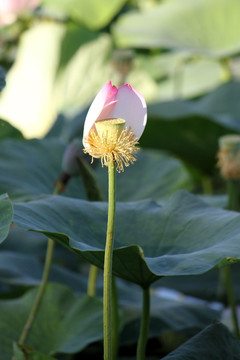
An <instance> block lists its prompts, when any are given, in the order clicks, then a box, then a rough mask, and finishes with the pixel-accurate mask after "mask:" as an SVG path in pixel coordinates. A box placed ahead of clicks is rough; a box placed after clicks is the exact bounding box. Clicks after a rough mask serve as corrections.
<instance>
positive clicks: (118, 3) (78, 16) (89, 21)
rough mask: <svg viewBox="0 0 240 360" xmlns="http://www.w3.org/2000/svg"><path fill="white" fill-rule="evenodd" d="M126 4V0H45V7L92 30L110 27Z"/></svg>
mask: <svg viewBox="0 0 240 360" xmlns="http://www.w3.org/2000/svg"><path fill="white" fill-rule="evenodd" d="M125 2H126V0H112V1H110V2H109V1H108V0H101V2H99V1H98V0H88V1H78V0H62V1H61V2H59V1H58V0H43V5H45V6H47V7H48V8H50V9H52V10H53V9H55V10H57V11H58V12H59V11H61V12H62V13H63V14H65V15H66V16H70V17H72V18H73V19H75V20H77V21H79V22H80V23H82V24H84V25H86V26H87V27H89V28H90V29H100V28H102V27H103V26H106V25H108V23H109V22H110V21H111V20H112V18H113V17H114V16H115V15H116V14H117V13H118V11H119V10H120V9H121V8H122V6H123V5H124V3H125Z"/></svg>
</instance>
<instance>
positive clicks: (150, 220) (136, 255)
mask: <svg viewBox="0 0 240 360" xmlns="http://www.w3.org/2000/svg"><path fill="white" fill-rule="evenodd" d="M14 221H15V223H16V224H17V225H19V226H21V227H23V228H25V229H33V230H35V231H40V232H43V233H44V234H46V235H47V236H50V237H51V238H53V239H55V240H57V241H58V242H60V243H62V244H63V245H64V246H66V247H69V249H71V250H72V251H74V252H76V253H77V254H79V256H80V257H83V258H85V259H86V260H87V261H89V262H91V263H93V264H95V265H97V266H99V267H103V259H104V247H105V233H106V223H107V204H106V203H90V202H87V201H84V200H76V199H68V198H63V197H61V196H53V197H48V198H46V199H40V200H37V201H32V202H29V203H25V204H15V218H14ZM239 224H240V215H239V214H238V213H235V212H230V211H226V210H221V209H217V208H213V207H211V206H208V205H207V204H206V203H204V202H202V201H201V200H199V199H197V198H195V197H194V196H193V195H190V194H188V193H185V192H181V191H180V192H177V193H175V194H174V196H173V197H172V198H171V199H170V200H169V201H167V202H165V203H164V205H163V206H160V205H158V204H156V203H155V202H152V201H142V202H132V203H118V205H117V214H116V231H115V250H114V257H113V273H114V274H115V275H117V276H120V277H122V278H125V279H127V280H129V281H132V282H134V283H137V284H140V285H141V286H143V287H146V286H148V285H149V284H151V283H152V282H153V281H155V280H157V279H158V278H159V277H161V276H173V275H194V274H201V273H204V272H206V271H208V270H210V269H211V268H213V267H214V266H216V265H224V264H226V263H228V262H229V263H231V262H234V261H238V260H239V259H240V247H239V239H240V234H239V233H240V225H239Z"/></svg>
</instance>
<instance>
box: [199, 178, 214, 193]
mask: <svg viewBox="0 0 240 360" xmlns="http://www.w3.org/2000/svg"><path fill="white" fill-rule="evenodd" d="M202 189H203V193H204V194H205V195H212V194H213V188H212V180H211V178H210V176H202Z"/></svg>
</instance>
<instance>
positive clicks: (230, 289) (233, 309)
mask: <svg viewBox="0 0 240 360" xmlns="http://www.w3.org/2000/svg"><path fill="white" fill-rule="evenodd" d="M221 273H222V276H223V279H224V283H225V286H226V290H227V296H228V303H229V306H230V308H231V312H232V321H233V326H234V332H235V336H236V338H237V339H240V332H239V325H238V317H237V310H236V300H235V296H234V290H233V285H232V280H231V273H230V266H225V267H223V268H221Z"/></svg>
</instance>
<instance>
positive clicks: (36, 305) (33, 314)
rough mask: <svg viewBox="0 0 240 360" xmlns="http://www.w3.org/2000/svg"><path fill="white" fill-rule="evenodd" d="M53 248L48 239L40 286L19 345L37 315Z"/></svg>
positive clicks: (24, 338) (51, 241)
mask: <svg viewBox="0 0 240 360" xmlns="http://www.w3.org/2000/svg"><path fill="white" fill-rule="evenodd" d="M53 248H54V241H53V240H52V239H48V246H47V252H46V259H45V265H44V270H43V275H42V281H41V284H40V286H39V289H38V293H37V297H36V299H35V302H34V304H33V307H32V309H31V311H30V314H29V316H28V319H27V322H26V324H25V326H24V328H23V332H22V334H21V336H20V338H19V341H18V342H19V344H24V343H25V341H26V339H27V336H28V334H29V331H30V330H31V327H32V325H33V322H34V320H35V317H36V315H37V311H38V309H39V306H40V304H41V301H42V298H43V295H44V292H45V289H46V285H47V281H48V276H49V271H50V266H51V262H52V254H53Z"/></svg>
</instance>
